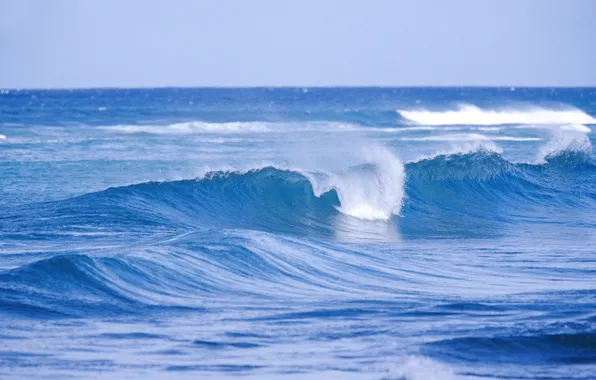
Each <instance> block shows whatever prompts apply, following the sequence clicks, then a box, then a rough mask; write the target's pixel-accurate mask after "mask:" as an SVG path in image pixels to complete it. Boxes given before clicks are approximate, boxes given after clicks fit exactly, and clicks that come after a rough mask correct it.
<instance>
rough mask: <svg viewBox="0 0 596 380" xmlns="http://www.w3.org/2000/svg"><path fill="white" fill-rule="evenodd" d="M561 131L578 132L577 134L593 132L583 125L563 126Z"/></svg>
mask: <svg viewBox="0 0 596 380" xmlns="http://www.w3.org/2000/svg"><path fill="white" fill-rule="evenodd" d="M561 129H562V130H564V131H576V132H583V133H590V132H592V130H591V129H590V128H589V127H586V126H585V125H581V124H569V125H561Z"/></svg>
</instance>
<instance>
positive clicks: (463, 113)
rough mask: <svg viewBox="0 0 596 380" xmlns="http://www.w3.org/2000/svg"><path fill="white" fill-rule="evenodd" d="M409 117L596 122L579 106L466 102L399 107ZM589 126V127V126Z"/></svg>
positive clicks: (434, 121)
mask: <svg viewBox="0 0 596 380" xmlns="http://www.w3.org/2000/svg"><path fill="white" fill-rule="evenodd" d="M397 113H398V114H399V115H400V116H401V117H403V118H404V119H406V120H409V121H411V122H414V123H416V124H422V125H504V124H536V125H557V124H560V125H582V124H596V119H595V118H594V117H592V116H590V115H588V114H587V113H585V112H583V111H581V110H579V109H576V108H567V109H546V108H538V107H531V108H526V109H500V110H499V109H493V110H491V109H482V108H480V107H477V106H475V105H471V104H462V105H460V106H459V107H458V108H457V109H455V110H447V111H433V110H427V109H418V110H397ZM586 128H587V127H586Z"/></svg>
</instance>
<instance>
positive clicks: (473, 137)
mask: <svg viewBox="0 0 596 380" xmlns="http://www.w3.org/2000/svg"><path fill="white" fill-rule="evenodd" d="M398 140H401V141H541V140H542V138H540V137H515V136H487V135H482V134H478V133H465V134H447V135H433V136H423V137H401V138H399V139H398Z"/></svg>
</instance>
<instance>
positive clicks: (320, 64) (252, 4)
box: [0, 0, 596, 88]
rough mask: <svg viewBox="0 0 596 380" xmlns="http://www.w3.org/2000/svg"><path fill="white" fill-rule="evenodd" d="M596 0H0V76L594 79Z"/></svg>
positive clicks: (129, 80) (42, 81) (298, 82)
mask: <svg viewBox="0 0 596 380" xmlns="http://www.w3.org/2000/svg"><path fill="white" fill-rule="evenodd" d="M595 15H596V0H370V1H365V0H358V1H354V0H301V1H297V0H295V1H294V0H287V1H283V0H251V1H243V0H205V1H201V0H169V1H165V0H53V1H45V0H0V87H2V88H26V87H34V88H53V87H97V86H102V87H106V86H108V87H147V86H329V85H343V86H350V85H353V86H362V85H381V86H411V85H414V86H421V85H441V86H444V85H503V86H521V85H530V86H580V85H596V37H594V36H595V35H596V30H595V29H594V28H593V26H592V23H593V18H594V16H595Z"/></svg>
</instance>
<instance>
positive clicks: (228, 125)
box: [100, 121, 358, 135]
mask: <svg viewBox="0 0 596 380" xmlns="http://www.w3.org/2000/svg"><path fill="white" fill-rule="evenodd" d="M100 129H103V130H105V131H112V132H117V133H147V134H155V135H185V134H198V133H236V134H244V133H266V132H293V131H353V130H357V129H358V127H356V126H355V125H352V124H347V123H339V122H327V121H316V122H305V123H299V122H285V123H275V122H266V121H246V122H245V121H235V122H222V123H215V122H213V123H210V122H204V121H189V122H184V123H175V124H170V125H114V126H104V127H100Z"/></svg>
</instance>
